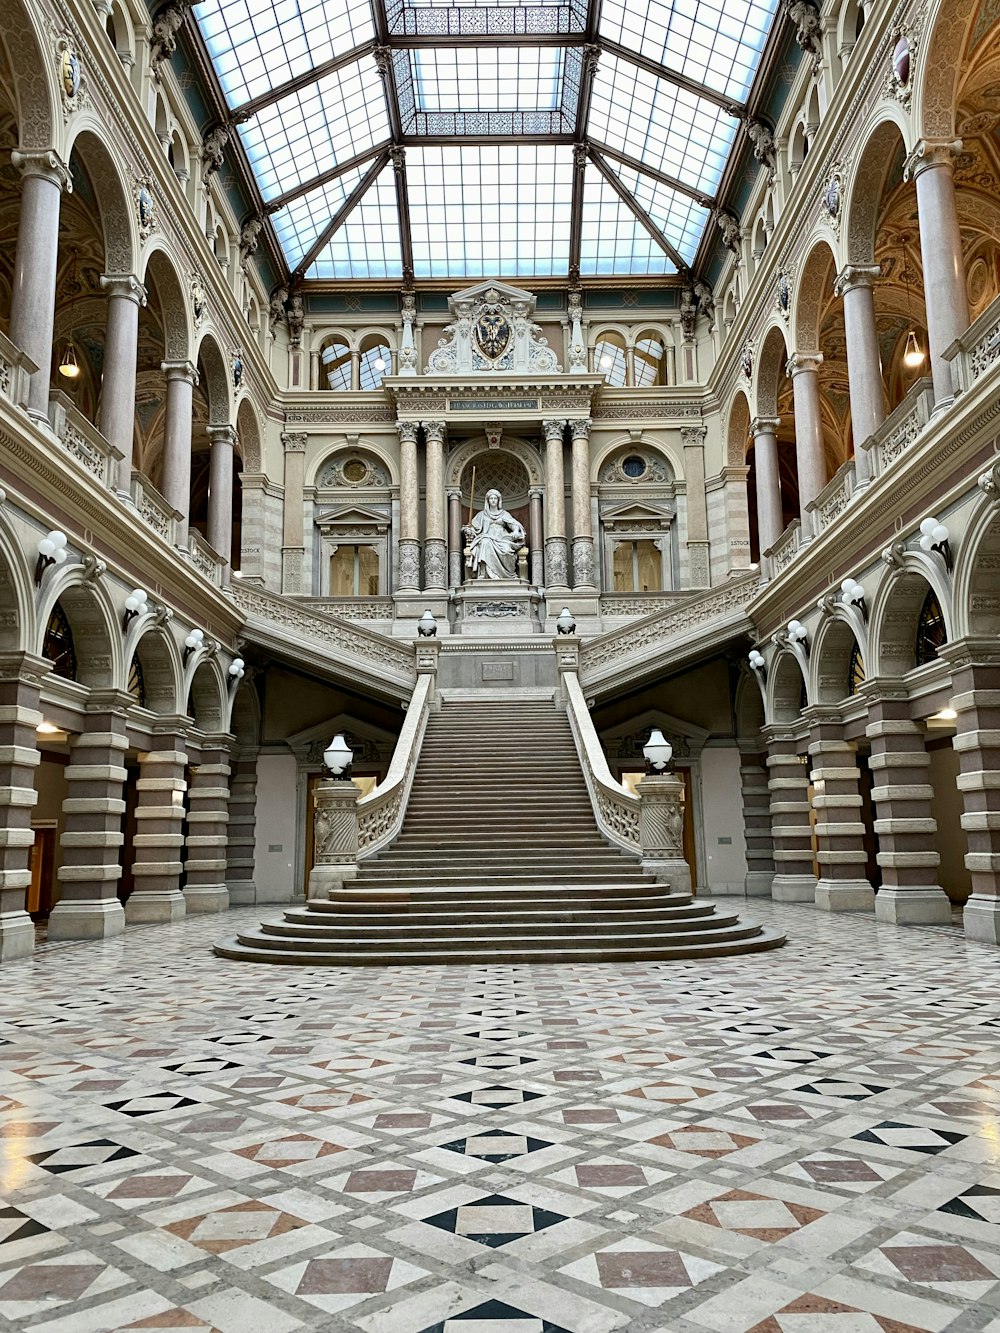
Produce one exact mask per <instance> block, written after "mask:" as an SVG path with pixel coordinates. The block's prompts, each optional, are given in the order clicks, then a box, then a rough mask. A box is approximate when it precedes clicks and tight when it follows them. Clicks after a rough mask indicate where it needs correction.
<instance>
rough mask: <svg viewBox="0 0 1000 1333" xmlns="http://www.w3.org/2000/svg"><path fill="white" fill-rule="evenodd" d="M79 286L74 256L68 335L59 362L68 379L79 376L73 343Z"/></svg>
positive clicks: (61, 373)
mask: <svg viewBox="0 0 1000 1333" xmlns="http://www.w3.org/2000/svg"><path fill="white" fill-rule="evenodd" d="M78 288H79V280H78V278H77V270H76V256H74V258H73V297H72V301H71V303H70V309H69V325H70V329H69V337H68V338H67V340H66V348H65V350H64V352H63V354H62V359H61V361H60V362H59V374H60V375H62V376H63V377H64V378H65V379H68V380H77V379H79V378H80V362H79V361H78V360H77V356H76V347H75V346H74V343H73V330H74V329H75V328H76V319H75V315H76V293H77V290H78Z"/></svg>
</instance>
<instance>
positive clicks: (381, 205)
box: [306, 153, 410, 281]
mask: <svg viewBox="0 0 1000 1333" xmlns="http://www.w3.org/2000/svg"><path fill="white" fill-rule="evenodd" d="M406 162H407V174H409V164H410V154H409V153H408V154H407V158H406ZM402 276H403V259H402V251H401V248H400V244H399V214H398V213H397V211H396V187H395V185H394V184H393V170H392V167H391V166H388V167H386V169H385V170H384V171H383V172H382V173H381V175H380V176H379V178H378V180H377V181H376V182H375V184H374V185H373V186H371V188H370V189H369V190H367V191H366V192H365V194H364V196H363V197H362V199H361V202H360V203H359V204H358V205H357V207H356V208H354V209H352V210H351V212H350V214H349V215H348V217H347V221H346V222H345V223H344V225H343V226H342V227H341V228H340V229H339V230H338V231H336V232H334V234H333V236H332V237H331V238H330V242H329V244H328V245H326V246H324V248H323V249H322V250H321V251H320V252H319V254H318V255H317V256H316V262H315V263H314V264H313V265H312V267H311V268H310V269H309V270H308V271H307V273H306V277H307V278H327V279H329V278H364V279H367V280H369V281H371V280H373V279H376V278H401V277H402Z"/></svg>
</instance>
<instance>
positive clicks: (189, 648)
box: [184, 629, 205, 662]
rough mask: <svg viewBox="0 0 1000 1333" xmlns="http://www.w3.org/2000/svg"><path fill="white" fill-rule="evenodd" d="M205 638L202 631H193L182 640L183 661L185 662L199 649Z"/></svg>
mask: <svg viewBox="0 0 1000 1333" xmlns="http://www.w3.org/2000/svg"><path fill="white" fill-rule="evenodd" d="M204 638H205V631H204V630H203V629H193V630H192V631H191V633H190V634H189V635H188V636H187V638H186V639H185V640H184V661H185V662H186V661H187V660H188V658H189V657H190V656H191V654H192V653H193V652H194V651H195V649H196V648H200V647H201V645H202V642H203V640H204Z"/></svg>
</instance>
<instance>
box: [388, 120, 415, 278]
mask: <svg viewBox="0 0 1000 1333" xmlns="http://www.w3.org/2000/svg"><path fill="white" fill-rule="evenodd" d="M390 156H391V157H392V170H393V178H394V180H395V184H396V212H397V214H398V217H399V251H400V257H401V259H402V261H403V282H404V283H405V284H407V285H409V284H410V283H412V282H413V233H412V231H411V230H410V193H409V189H408V188H407V183H406V149H405V148H402V147H400V146H399V145H396V146H395V147H394V148H393V149H392V150H391V152H390Z"/></svg>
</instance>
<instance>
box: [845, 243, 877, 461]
mask: <svg viewBox="0 0 1000 1333" xmlns="http://www.w3.org/2000/svg"><path fill="white" fill-rule="evenodd" d="M880 273H881V269H880V267H879V265H878V264H872V265H856V264H848V265H847V267H846V268H844V269H842V270H841V271H840V273H839V274H838V275H837V281H836V283H835V284H834V288H833V292H834V295H835V296H841V297H843V300H844V332H845V335H846V345H847V381H848V387H849V389H850V393H851V433H852V435H853V436H854V475H855V477H856V478H857V480H858V482H859V483H864V482H866V481H869V480H870V479H871V463H870V461H869V458H868V454H867V453H866V451H865V450H864V449H862V448H861V446H862V444H864V442H865V440H867V439H868V437H869V436H870V435H872V434H874V432H875V431H876V430H878V428H879V426H881V424H882V422H883V421H884V420H885V395H884V392H883V386H882V359H881V355H880V353H879V346H878V328H877V327H876V323H875V294H874V291H873V287H874V284H875V279H876V278H877V277H878V276H879V274H880Z"/></svg>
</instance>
